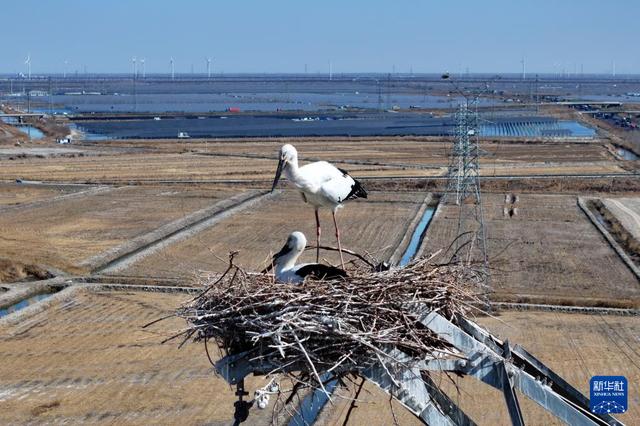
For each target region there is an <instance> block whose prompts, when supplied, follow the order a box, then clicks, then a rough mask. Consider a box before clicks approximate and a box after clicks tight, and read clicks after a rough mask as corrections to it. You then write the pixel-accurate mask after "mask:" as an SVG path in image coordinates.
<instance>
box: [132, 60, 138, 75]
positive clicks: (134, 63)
mask: <svg viewBox="0 0 640 426" xmlns="http://www.w3.org/2000/svg"><path fill="white" fill-rule="evenodd" d="M131 62H132V63H133V78H136V76H137V74H138V67H137V65H136V57H135V56H134V57H133V58H131Z"/></svg>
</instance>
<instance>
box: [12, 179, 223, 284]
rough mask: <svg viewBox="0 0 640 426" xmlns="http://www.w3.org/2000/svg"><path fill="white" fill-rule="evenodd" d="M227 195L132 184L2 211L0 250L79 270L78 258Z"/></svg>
mask: <svg viewBox="0 0 640 426" xmlns="http://www.w3.org/2000/svg"><path fill="white" fill-rule="evenodd" d="M229 195H230V194H229V192H228V190H224V189H218V188H212V187H197V186H196V187H193V186H192V187H188V188H184V187H178V186H171V187H157V186H155V187H154V186H144V187H134V186H132V187H121V188H113V189H110V190H106V191H102V192H96V193H92V194H88V195H86V196H80V197H74V198H71V199H69V198H68V199H63V200H53V201H51V202H47V203H44V204H39V205H37V206H34V207H32V208H25V209H20V210H10V211H6V212H3V214H2V215H1V216H0V232H1V236H2V238H0V253H2V256H3V257H6V258H14V259H18V260H20V261H23V262H25V263H32V264H41V265H47V266H49V267H54V268H57V269H62V270H65V271H67V272H80V271H81V270H82V268H81V267H80V264H81V262H82V261H83V260H86V259H88V258H90V257H91V256H93V255H96V254H98V253H100V252H102V251H104V250H107V249H109V248H112V247H114V246H117V245H119V244H122V243H124V242H126V241H128V240H130V239H132V238H134V237H136V236H139V235H141V234H144V233H145V232H149V231H152V230H154V229H155V228H157V227H159V226H161V225H163V224H166V223H168V222H170V221H172V220H176V219H179V218H181V217H183V216H185V215H187V214H189V213H191V212H194V211H196V210H199V209H202V208H204V207H207V206H210V205H212V204H214V203H215V202H216V201H220V200H221V199H223V198H226V197H227V196H229Z"/></svg>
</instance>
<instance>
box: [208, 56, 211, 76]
mask: <svg viewBox="0 0 640 426" xmlns="http://www.w3.org/2000/svg"><path fill="white" fill-rule="evenodd" d="M207 78H211V58H207Z"/></svg>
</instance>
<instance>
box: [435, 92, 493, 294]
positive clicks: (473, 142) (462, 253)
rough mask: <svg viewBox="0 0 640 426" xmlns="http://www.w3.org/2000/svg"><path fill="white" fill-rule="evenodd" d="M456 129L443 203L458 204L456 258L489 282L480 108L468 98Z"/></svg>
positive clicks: (463, 105) (454, 247)
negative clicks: (472, 267) (472, 266)
mask: <svg viewBox="0 0 640 426" xmlns="http://www.w3.org/2000/svg"><path fill="white" fill-rule="evenodd" d="M455 119H456V130H455V140H454V144H453V148H452V150H451V155H450V162H449V169H448V173H447V189H446V191H445V194H444V196H443V199H442V202H443V203H444V204H445V205H447V204H448V205H452V204H455V205H457V206H458V226H457V233H456V239H455V241H454V242H453V244H452V246H451V249H452V253H453V254H454V256H453V260H455V261H458V262H464V263H466V264H472V263H473V264H475V265H479V266H480V268H479V269H480V272H482V274H483V275H484V283H485V284H488V282H489V258H488V256H487V238H486V227H485V223H484V214H483V208H482V196H481V192H480V173H479V172H480V170H479V167H480V165H479V158H480V146H479V139H478V134H479V130H480V129H479V126H478V122H479V120H478V112H477V109H472V108H470V106H469V101H465V102H464V103H462V104H461V105H460V106H459V107H458V111H457V112H456V115H455Z"/></svg>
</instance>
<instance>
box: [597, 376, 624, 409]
mask: <svg viewBox="0 0 640 426" xmlns="http://www.w3.org/2000/svg"><path fill="white" fill-rule="evenodd" d="M589 388H590V399H589V409H590V410H591V412H592V413H596V414H620V413H624V412H625V411H627V401H628V391H629V386H628V383H627V379H626V377H624V376H593V377H592V378H591V381H590V382H589Z"/></svg>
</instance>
